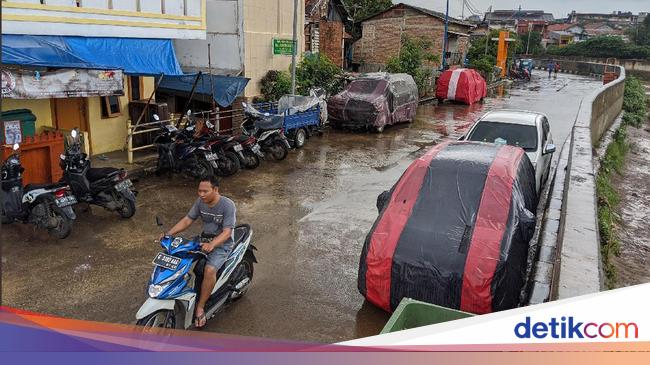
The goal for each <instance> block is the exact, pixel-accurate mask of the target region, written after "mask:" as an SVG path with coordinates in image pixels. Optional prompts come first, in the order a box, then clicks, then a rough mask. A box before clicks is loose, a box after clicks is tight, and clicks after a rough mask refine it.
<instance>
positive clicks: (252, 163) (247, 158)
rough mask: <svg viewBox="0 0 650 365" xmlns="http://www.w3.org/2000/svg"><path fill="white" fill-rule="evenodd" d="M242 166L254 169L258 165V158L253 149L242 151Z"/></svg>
mask: <svg viewBox="0 0 650 365" xmlns="http://www.w3.org/2000/svg"><path fill="white" fill-rule="evenodd" d="M243 153H244V167H245V168H247V169H250V170H252V169H256V168H257V167H258V166H259V165H260V158H259V157H257V155H256V154H255V153H254V152H253V151H248V150H246V151H244V152H243Z"/></svg>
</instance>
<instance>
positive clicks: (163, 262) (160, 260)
mask: <svg viewBox="0 0 650 365" xmlns="http://www.w3.org/2000/svg"><path fill="white" fill-rule="evenodd" d="M180 263H181V259H180V258H178V257H174V256H171V255H167V254H166V253H162V252H158V255H156V257H155V258H154V259H153V264H154V265H156V266H160V267H162V268H165V269H168V270H176V269H178V265H180Z"/></svg>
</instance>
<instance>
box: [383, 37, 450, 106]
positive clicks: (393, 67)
mask: <svg viewBox="0 0 650 365" xmlns="http://www.w3.org/2000/svg"><path fill="white" fill-rule="evenodd" d="M431 47H432V44H431V42H428V41H425V40H423V39H411V38H409V37H404V38H402V47H401V49H400V52H399V56H394V57H391V58H390V59H389V60H388V63H387V64H386V71H388V72H391V73H407V74H409V75H411V76H413V79H414V80H415V83H416V84H417V85H418V89H419V90H420V91H421V92H422V93H424V92H425V91H426V90H425V89H426V86H427V82H428V81H429V80H430V78H431V67H426V66H427V63H439V62H440V57H439V56H438V55H436V54H434V53H432V52H431Z"/></svg>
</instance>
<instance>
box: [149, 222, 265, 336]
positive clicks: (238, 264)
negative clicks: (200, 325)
mask: <svg viewBox="0 0 650 365" xmlns="http://www.w3.org/2000/svg"><path fill="white" fill-rule="evenodd" d="M156 221H157V223H158V225H162V223H161V222H160V220H159V219H158V218H156ZM252 236H253V230H252V229H251V227H250V226H249V225H246V224H244V225H240V226H237V227H235V230H234V242H235V244H234V246H233V250H232V252H231V253H230V255H229V256H228V258H227V259H226V262H225V263H224V264H223V266H222V267H221V268H220V269H219V270H218V271H217V282H216V285H215V286H214V289H213V290H212V294H211V295H210V298H209V299H208V301H207V303H206V305H205V315H206V318H207V319H211V318H213V317H214V316H215V315H216V314H217V313H218V312H219V311H220V310H221V309H223V308H225V306H226V305H228V304H230V303H232V302H234V301H236V300H237V299H239V298H241V297H242V296H243V295H244V294H245V293H246V291H247V290H248V288H249V286H250V283H251V280H252V279H253V264H254V263H257V259H256V258H255V254H254V253H253V250H255V246H253V245H252V244H251V238H252ZM160 245H161V246H162V248H163V249H164V251H165V252H160V253H158V254H157V255H156V257H154V259H153V264H154V270H153V273H152V275H151V279H150V280H149V286H148V294H149V298H148V299H147V300H146V301H145V302H144V304H142V306H141V307H140V309H139V310H138V313H137V314H136V319H137V325H139V326H144V327H152V328H156V327H162V328H181V329H188V328H190V327H191V326H192V325H193V323H194V313H195V309H196V308H195V306H196V302H197V301H198V298H199V295H200V290H201V284H202V281H203V273H204V268H205V262H206V257H207V255H206V254H205V253H203V252H202V251H201V244H200V239H199V238H198V237H196V238H194V239H191V240H188V239H185V238H182V237H171V236H165V237H163V239H162V240H161V241H160Z"/></svg>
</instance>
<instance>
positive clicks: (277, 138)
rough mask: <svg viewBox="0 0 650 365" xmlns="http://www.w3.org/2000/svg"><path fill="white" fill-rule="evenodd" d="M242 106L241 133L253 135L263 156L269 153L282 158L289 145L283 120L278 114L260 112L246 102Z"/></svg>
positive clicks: (284, 156)
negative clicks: (242, 120)
mask: <svg viewBox="0 0 650 365" xmlns="http://www.w3.org/2000/svg"><path fill="white" fill-rule="evenodd" d="M242 105H243V107H244V122H243V123H242V125H241V129H242V134H244V135H246V136H252V137H255V139H256V141H257V143H258V144H259V145H260V147H261V149H262V152H263V154H264V156H267V155H271V157H273V158H274V159H275V160H278V161H279V160H284V159H285V158H286V157H287V154H288V153H289V149H290V148H291V146H290V145H289V141H288V140H287V137H286V136H285V135H284V130H283V120H282V118H281V117H280V116H274V115H270V114H269V113H260V112H259V111H258V110H256V109H255V108H253V107H252V106H251V105H248V104H247V103H242Z"/></svg>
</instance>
